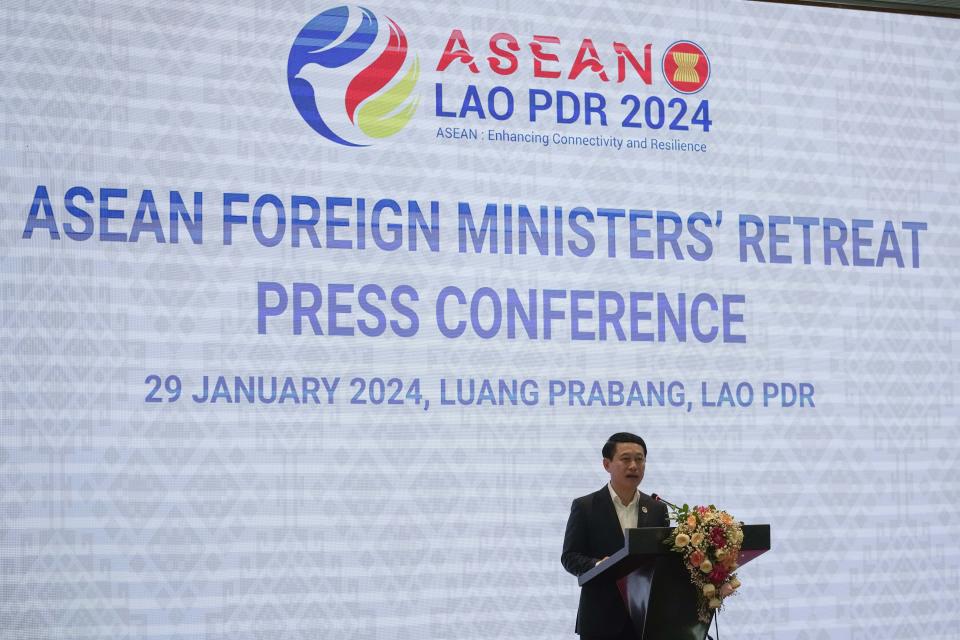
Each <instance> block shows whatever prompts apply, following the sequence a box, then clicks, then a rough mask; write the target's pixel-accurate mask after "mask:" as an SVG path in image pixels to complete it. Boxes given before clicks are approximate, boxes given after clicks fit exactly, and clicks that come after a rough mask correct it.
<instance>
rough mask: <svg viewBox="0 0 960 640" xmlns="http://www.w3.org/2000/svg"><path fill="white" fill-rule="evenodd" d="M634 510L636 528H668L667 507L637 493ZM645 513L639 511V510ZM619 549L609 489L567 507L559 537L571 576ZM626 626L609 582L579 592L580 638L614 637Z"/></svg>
mask: <svg viewBox="0 0 960 640" xmlns="http://www.w3.org/2000/svg"><path fill="white" fill-rule="evenodd" d="M639 500H640V504H639V508H638V509H637V525H636V526H638V527H666V526H669V525H670V517H669V515H668V514H667V507H666V506H664V504H663V503H661V502H657V501H656V500H654V499H653V498H651V497H650V496H648V495H646V494H645V493H641V494H640V497H639ZM644 507H646V508H647V512H646V513H644V512H643V508H644ZM622 547H623V529H621V528H620V520H619V519H617V510H616V509H615V508H614V506H613V500H612V499H611V498H610V489H609V488H608V487H607V486H606V485H604V487H603V488H602V489H600V490H599V491H596V492H594V493H591V494H590V495H586V496H583V497H582V498H577V499H576V500H574V501H573V505H571V507H570V518H569V519H568V520H567V531H566V534H565V535H564V536H563V554H562V555H561V556H560V562H562V563H563V568H564V569H566V570H567V571H569V572H570V573H572V574H573V575H575V576H579V575H580V574H582V573H585V572H587V571H589V570H590V569H592V568H593V567H594V566H596V564H597V560H599V559H600V558H603V557H604V556H610V555H613V554H614V553H616V552H617V551H619V550H620V549H621V548H622ZM626 623H627V609H626V607H625V606H624V604H623V598H622V597H621V596H620V590H619V589H618V588H617V583H616V582H613V581H607V582H599V583H597V584H594V583H593V582H591V583H590V584H587V585H585V586H584V587H583V588H582V589H581V590H580V608H579V609H578V610H577V626H576V630H577V633H579V634H584V635H598V636H604V635H616V634H617V633H619V632H620V630H621V629H622V628H623V626H624V625H625V624H626Z"/></svg>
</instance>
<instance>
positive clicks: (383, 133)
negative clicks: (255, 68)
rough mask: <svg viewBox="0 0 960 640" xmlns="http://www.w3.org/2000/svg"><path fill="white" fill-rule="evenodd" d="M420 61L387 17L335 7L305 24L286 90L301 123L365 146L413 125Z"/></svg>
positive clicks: (292, 56)
mask: <svg viewBox="0 0 960 640" xmlns="http://www.w3.org/2000/svg"><path fill="white" fill-rule="evenodd" d="M419 76H420V61H419V59H418V58H417V56H414V55H407V36H406V34H404V32H403V30H402V29H401V28H400V27H399V26H398V25H397V23H396V22H394V21H393V20H391V19H390V18H388V17H384V18H382V19H378V17H377V16H376V15H375V14H374V13H373V12H372V11H370V10H369V9H366V8H364V7H357V6H347V5H344V6H338V7H334V8H332V9H327V10H326V11H324V12H323V13H320V14H318V15H317V16H315V17H314V18H313V19H312V20H310V22H308V23H307V24H306V25H305V26H304V27H303V29H301V30H300V33H299V34H298V35H297V38H296V39H295V40H294V41H293V46H292V47H291V48H290V57H289V59H288V60H287V85H288V86H289V87H290V96H291V97H292V98H293V104H294V105H295V106H296V107H297V111H298V112H299V113H300V115H301V116H302V117H303V119H304V120H305V121H306V122H307V124H309V125H310V127H312V128H313V130H314V131H316V132H317V133H319V134H320V135H322V136H323V137H324V138H326V139H327V140H330V141H332V142H336V143H337V144H342V145H345V146H348V147H365V146H369V144H370V143H371V142H372V141H374V140H376V139H380V138H387V137H389V136H392V135H394V134H395V133H397V132H398V131H400V130H401V129H403V127H405V126H406V124H407V123H408V122H409V121H410V118H411V117H412V116H413V114H414V112H415V111H416V110H417V105H418V104H419V102H420V98H419V97H418V96H413V95H412V94H413V90H414V88H415V87H416V84H417V78H418V77H419Z"/></svg>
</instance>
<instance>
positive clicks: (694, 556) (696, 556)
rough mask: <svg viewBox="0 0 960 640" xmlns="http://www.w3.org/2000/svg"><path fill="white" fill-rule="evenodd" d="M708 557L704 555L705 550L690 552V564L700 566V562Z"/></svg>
mask: <svg viewBox="0 0 960 640" xmlns="http://www.w3.org/2000/svg"><path fill="white" fill-rule="evenodd" d="M706 559H707V557H706V556H705V555H703V551H700V550H699V549H697V550H696V551H694V552H693V553H691V554H690V564H691V566H694V567H699V566H700V563H701V562H703V561H704V560H706Z"/></svg>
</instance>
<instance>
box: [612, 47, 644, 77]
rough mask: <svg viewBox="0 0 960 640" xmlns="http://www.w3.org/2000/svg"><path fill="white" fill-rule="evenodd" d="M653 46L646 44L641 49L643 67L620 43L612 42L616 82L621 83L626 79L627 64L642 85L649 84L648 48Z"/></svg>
mask: <svg viewBox="0 0 960 640" xmlns="http://www.w3.org/2000/svg"><path fill="white" fill-rule="evenodd" d="M652 46H653V45H651V44H649V43H648V44H646V45H644V47H643V66H642V67H641V66H640V62H638V61H637V59H636V57H634V55H633V52H631V51H630V49H628V48H627V45H625V44H623V43H622V42H614V43H613V50H614V51H616V52H617V82H618V83H619V82H623V81H624V80H625V79H626V77H627V62H628V61H629V62H630V66H632V67H633V69H634V70H635V71H636V72H637V74H638V75H639V76H640V78H641V79H642V80H643V82H644V84H650V83H651V79H650V48H651V47H652Z"/></svg>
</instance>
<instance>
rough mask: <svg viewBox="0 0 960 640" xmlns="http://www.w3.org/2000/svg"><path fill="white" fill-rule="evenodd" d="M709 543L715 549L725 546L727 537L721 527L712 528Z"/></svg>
mask: <svg viewBox="0 0 960 640" xmlns="http://www.w3.org/2000/svg"><path fill="white" fill-rule="evenodd" d="M710 542H712V543H713V546H715V547H722V546H724V545H725V544H727V536H726V535H724V533H723V529H722V528H721V527H714V528H713V529H711V530H710Z"/></svg>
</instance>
